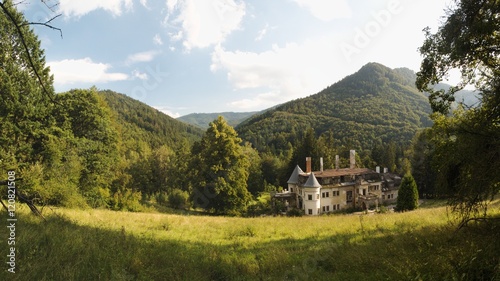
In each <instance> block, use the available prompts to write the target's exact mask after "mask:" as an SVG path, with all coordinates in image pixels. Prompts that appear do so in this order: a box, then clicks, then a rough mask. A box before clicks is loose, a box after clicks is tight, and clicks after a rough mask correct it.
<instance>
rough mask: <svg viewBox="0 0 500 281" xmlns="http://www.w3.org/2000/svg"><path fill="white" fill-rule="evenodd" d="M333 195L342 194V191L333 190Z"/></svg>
mask: <svg viewBox="0 0 500 281" xmlns="http://www.w3.org/2000/svg"><path fill="white" fill-rule="evenodd" d="M332 196H340V191H338V190H334V191H332Z"/></svg>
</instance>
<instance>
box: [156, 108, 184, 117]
mask: <svg viewBox="0 0 500 281" xmlns="http://www.w3.org/2000/svg"><path fill="white" fill-rule="evenodd" d="M152 107H153V108H154V109H156V110H158V111H161V112H163V113H165V114H167V115H168V116H170V117H172V118H178V117H181V114H180V113H179V112H173V111H172V108H171V107H169V106H163V105H158V106H152Z"/></svg>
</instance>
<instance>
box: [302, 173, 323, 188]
mask: <svg viewBox="0 0 500 281" xmlns="http://www.w3.org/2000/svg"><path fill="white" fill-rule="evenodd" d="M302 187H316V188H317V187H321V184H319V182H318V180H317V179H316V177H315V176H314V173H311V174H310V175H309V178H308V179H307V181H306V183H304V185H303V186H302Z"/></svg>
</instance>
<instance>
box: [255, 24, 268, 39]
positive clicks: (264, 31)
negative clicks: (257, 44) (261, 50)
mask: <svg viewBox="0 0 500 281" xmlns="http://www.w3.org/2000/svg"><path fill="white" fill-rule="evenodd" d="M268 29H269V24H266V26H265V27H264V28H263V29H262V30H261V31H259V34H257V37H255V41H260V40H262V38H264V36H265V35H266V33H267V31H268Z"/></svg>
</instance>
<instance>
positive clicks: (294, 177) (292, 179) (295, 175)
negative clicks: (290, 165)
mask: <svg viewBox="0 0 500 281" xmlns="http://www.w3.org/2000/svg"><path fill="white" fill-rule="evenodd" d="M303 173H304V172H303V171H302V169H301V168H300V167H299V165H297V166H295V169H293V172H292V175H291V176H290V178H289V179H288V181H287V183H295V184H296V183H298V182H299V174H303Z"/></svg>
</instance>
